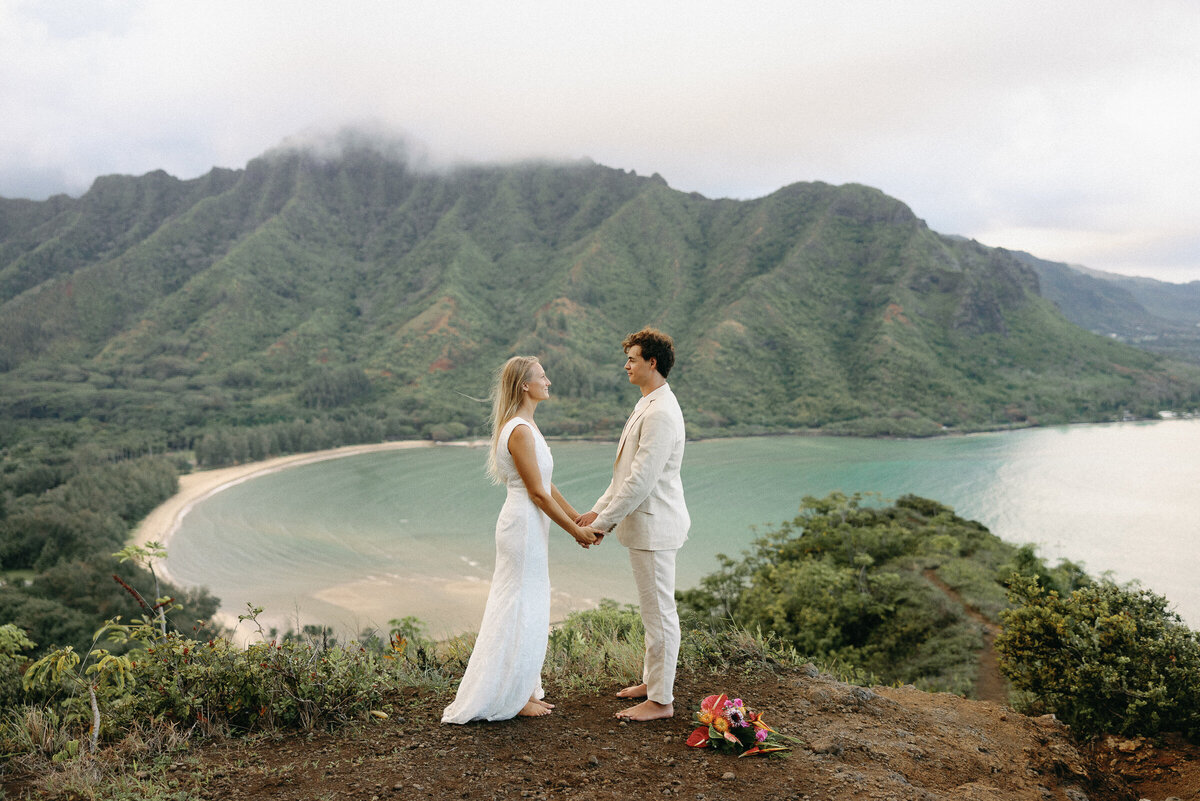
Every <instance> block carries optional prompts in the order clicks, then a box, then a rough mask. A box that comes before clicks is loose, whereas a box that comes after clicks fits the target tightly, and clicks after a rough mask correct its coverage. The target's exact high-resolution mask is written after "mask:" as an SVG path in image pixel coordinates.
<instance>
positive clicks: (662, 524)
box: [592, 384, 692, 704]
mask: <svg viewBox="0 0 1200 801" xmlns="http://www.w3.org/2000/svg"><path fill="white" fill-rule="evenodd" d="M684 440H685V434H684V425H683V412H682V411H681V410H680V409H679V402H678V401H677V400H676V399H675V394H674V393H673V392H671V387H670V385H668V384H663V385H662V386H661V387H659V388H658V389H656V390H654V391H653V392H651V393H649V394H648V395H645V396H644V397H643V398H642V399H641V400H639V401H638V404H637V406H635V407H634V410H633V414H631V415H630V416H629V420H628V421H627V422H626V423H625V430H624V431H623V432H622V433H621V441H620V443H619V444H618V445H617V458H616V462H615V463H614V464H613V479H612V482H611V483H610V484H609V485H608V489H606V490H605V491H604V494H603V495H602V496H601V497H600V500H598V501H596V504H595V506H593V507H592V511H593V512H595V513H596V519H595V521H594V522H593V523H592V525H593V526H595V527H596V528H598V529H600V530H601V531H610V530H614V526H615V533H616V535H617V540H618V541H619V542H620V543H621V544H622V545H624V546H625V547H626V548H628V549H629V561H630V564H631V566H632V568H633V577H634V580H635V581H636V583H637V589H638V601H639V603H640V605H641V611H642V623H643V624H644V625H645V628H646V659H645V664H644V667H643V676H642V680H643V681H644V682H645V683H646V686H647V691H646V697H647V698H649V699H650V700H651V701H657V702H658V703H660V704H669V703H671V702H672V701H673V699H674V697H673V688H674V684H675V664H676V661H677V660H678V657H679V614H678V612H677V610H676V608H675V554H676V551H678V549H679V548H680V546H682V545H683V543H684V541H685V540H686V539H687V533H688V529H689V528H690V527H691V522H692V521H691V517H690V516H689V515H688V510H687V504H686V503H685V502H684V499H683V482H682V481H681V480H680V478H679V467H680V465H681V464H682V463H683V446H684Z"/></svg>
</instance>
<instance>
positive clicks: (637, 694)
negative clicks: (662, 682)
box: [617, 684, 646, 698]
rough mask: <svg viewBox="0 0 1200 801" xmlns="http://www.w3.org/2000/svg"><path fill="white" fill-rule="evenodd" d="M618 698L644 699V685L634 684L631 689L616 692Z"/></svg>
mask: <svg viewBox="0 0 1200 801" xmlns="http://www.w3.org/2000/svg"><path fill="white" fill-rule="evenodd" d="M617 697H618V698H645V697H646V685H645V684H635V685H633V686H632V687H626V688H625V689H624V690H618V691H617Z"/></svg>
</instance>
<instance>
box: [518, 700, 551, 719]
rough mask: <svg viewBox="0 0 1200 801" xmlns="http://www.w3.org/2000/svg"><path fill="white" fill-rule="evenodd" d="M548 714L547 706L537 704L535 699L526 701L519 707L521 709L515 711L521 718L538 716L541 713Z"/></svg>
mask: <svg viewBox="0 0 1200 801" xmlns="http://www.w3.org/2000/svg"><path fill="white" fill-rule="evenodd" d="M549 714H550V709H549V707H547V706H545V705H543V704H539V703H538V702H537V701H528V702H526V704H525V706H523V707H521V711H520V712H518V713H517V716H518V717H522V718H540V717H541V716H542V715H549Z"/></svg>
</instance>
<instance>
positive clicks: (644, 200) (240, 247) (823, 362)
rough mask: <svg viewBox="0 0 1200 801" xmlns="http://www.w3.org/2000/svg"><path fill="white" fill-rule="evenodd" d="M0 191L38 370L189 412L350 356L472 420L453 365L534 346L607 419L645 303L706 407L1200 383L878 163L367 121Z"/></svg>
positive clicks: (400, 400) (897, 422)
mask: <svg viewBox="0 0 1200 801" xmlns="http://www.w3.org/2000/svg"><path fill="white" fill-rule="evenodd" d="M31 203H32V205H30V204H31ZM10 209H16V210H17V211H15V212H12V213H10V212H9V210H10ZM0 212H3V217H4V219H5V222H3V223H0V301H2V303H3V305H2V306H0V312H2V315H0V319H2V320H3V322H0V368H3V369H4V371H5V372H4V373H2V374H0V382H4V383H12V384H13V385H14V386H15V387H16V388H17V389H18V392H17V393H16V394H18V395H21V394H25V395H28V394H29V393H37V392H41V391H42V390H45V389H50V390H51V392H50V394H51V395H52V396H53V395H54V393H55V392H58V391H60V390H59V389H55V388H52V386H53V385H54V384H56V383H57V382H56V381H55V380H53V378H50V380H46V379H47V377H48V376H53V374H55V373H61V372H62V371H63V370H64V366H65V365H72V366H73V367H74V368H76V369H78V370H82V371H83V372H84V373H85V374H86V375H87V376H88V379H87V381H85V382H82V383H85V384H88V385H90V387H91V388H92V389H93V390H96V391H99V390H100V389H103V387H100V386H99V385H103V384H108V385H109V386H117V385H121V384H122V383H124V384H125V385H126V388H127V389H128V390H129V391H131V392H133V393H134V394H135V395H136V394H142V393H145V392H150V391H152V388H151V387H150V386H149V385H148V384H147V383H143V384H141V385H140V386H138V387H135V386H133V384H134V383H136V381H137V380H138V379H146V380H152V379H157V380H159V381H160V382H164V381H171V380H172V379H176V380H175V385H178V389H179V390H180V391H181V393H182V394H181V402H182V403H183V404H184V405H187V406H189V407H190V408H191V410H190V412H186V413H184V414H183V417H191V418H196V417H197V415H198V414H199V413H200V412H201V411H202V410H204V409H209V410H216V412H217V413H216V414H210V415H209V416H210V417H215V418H218V419H221V420H224V421H226V422H228V423H230V424H235V425H242V424H253V423H256V422H266V421H270V420H282V419H288V418H289V417H292V416H294V415H295V414H296V412H297V410H298V409H300V410H302V409H303V408H304V406H303V403H302V402H300V401H299V398H300V397H301V389H302V387H303V385H304V382H305V381H307V380H311V379H312V377H313V376H314V375H316V374H318V373H319V372H320V371H321V370H323V369H325V368H327V367H329V366H351V367H352V368H353V369H355V370H361V371H362V373H363V375H365V376H366V377H367V379H368V381H369V382H370V392H369V395H368V396H367V397H365V398H364V397H358V398H356V399H355V400H354V401H352V403H353V404H357V405H358V406H360V407H362V406H366V407H371V408H378V407H380V406H402V407H403V406H408V407H413V408H415V407H420V408H422V409H426V410H434V409H435V410H436V414H441V415H443V416H445V417H448V418H449V419H451V420H455V421H459V422H461V423H462V424H464V425H465V426H466V427H467V428H468V429H469V430H472V431H478V430H479V428H480V425H481V422H482V419H481V414H480V411H479V410H478V408H472V406H471V405H470V404H468V403H466V402H465V401H462V399H461V398H459V397H458V396H454V397H450V393H451V390H453V392H456V393H457V392H461V393H463V394H466V395H473V396H476V397H478V396H480V395H482V394H484V393H485V392H486V391H487V386H488V383H489V375H490V372H491V370H492V369H494V367H495V366H496V365H497V364H498V363H499V362H501V361H503V359H504V358H506V357H507V356H508V355H511V354H512V353H514V352H532V353H537V354H539V355H542V357H543V360H544V361H545V363H546V367H547V370H548V372H549V373H550V374H551V376H552V378H554V380H555V383H556V385H558V388H559V392H560V394H561V395H562V396H563V397H564V398H565V399H567V400H568V402H567V403H564V404H562V405H561V407H560V409H559V410H558V411H557V412H555V413H553V414H549V415H547V417H548V418H555V419H551V420H549V422H550V423H551V428H552V429H553V428H554V427H555V426H558V425H566V422H567V419H568V418H576V419H577V420H582V421H584V422H583V423H582V424H577V425H575V426H574V429H576V430H586V429H587V428H588V426H589V425H590V426H591V427H592V429H602V428H604V427H605V426H606V425H607V423H605V424H599V421H601V420H607V419H608V418H609V417H612V416H613V415H617V416H618V417H619V409H620V408H622V405H623V404H624V394H625V386H624V382H623V381H622V380H621V379H622V378H623V377H622V376H621V375H620V374H619V371H618V370H617V369H614V368H615V367H616V366H617V363H618V362H619V356H620V354H619V342H620V340H621V338H622V336H623V335H624V334H625V333H627V332H628V331H631V330H636V329H637V328H640V327H641V326H642V325H645V324H650V325H655V326H658V327H660V328H663V329H664V330H667V331H668V332H670V333H672V334H673V336H675V338H676V340H677V343H678V345H679V348H680V352H681V355H682V356H683V358H680V359H679V362H678V366H677V368H676V372H675V373H674V374H673V376H672V378H673V382H675V383H677V384H678V385H679V388H680V389H681V390H685V391H686V393H685V396H686V397H690V398H691V406H692V411H693V412H695V417H696V420H697V426H698V427H699V428H700V429H703V430H704V431H715V430H722V429H728V430H734V431H738V432H742V433H746V432H751V431H755V430H784V429H809V428H820V429H825V430H832V431H839V430H844V431H848V432H852V433H866V434H879V433H884V434H896V433H899V434H930V433H936V432H938V431H941V430H943V428H944V427H946V426H950V427H955V428H967V429H972V428H986V427H998V426H1005V425H1012V424H1018V425H1023V424H1027V423H1029V422H1059V421H1067V420H1074V419H1080V420H1085V419H1087V420H1090V419H1113V418H1114V417H1117V416H1119V415H1120V414H1121V413H1122V411H1123V410H1127V409H1129V408H1134V409H1135V411H1136V413H1140V414H1149V413H1153V412H1154V411H1157V408H1158V407H1166V406H1171V405H1180V404H1184V405H1186V404H1189V403H1195V400H1196V398H1197V397H1200V372H1197V371H1194V370H1191V369H1190V368H1186V367H1180V366H1178V365H1176V364H1173V363H1171V362H1167V361H1163V360H1162V359H1161V358H1159V357H1156V356H1149V355H1147V354H1145V353H1143V352H1141V351H1137V350H1133V349H1128V348H1122V347H1121V346H1120V345H1118V344H1117V343H1113V342H1106V341H1104V340H1102V339H1099V338H1096V337H1092V336H1090V335H1086V334H1084V332H1082V331H1079V330H1078V329H1077V328H1075V327H1074V326H1072V325H1070V324H1069V323H1067V321H1066V320H1065V319H1063V317H1062V316H1061V315H1060V314H1059V312H1058V310H1057V309H1055V308H1054V306H1053V305H1052V304H1051V303H1050V302H1049V301H1047V299H1046V298H1044V297H1043V296H1042V291H1041V285H1042V279H1041V278H1040V277H1039V273H1038V271H1037V270H1036V269H1034V267H1033V266H1031V264H1030V263H1028V262H1027V260H1022V258H1020V257H1019V256H1017V255H1014V254H1012V253H1010V252H1008V251H1005V250H1003V249H993V248H986V247H984V246H982V245H979V244H978V243H974V242H970V241H964V240H961V239H956V238H954V237H947V236H942V235H940V234H937V233H936V232H934V231H932V230H930V229H929V228H928V227H927V226H926V225H925V223H924V222H923V221H922V220H920V219H919V218H918V217H916V215H915V214H913V212H912V210H911V209H909V208H908V206H906V205H905V204H903V203H902V202H900V201H898V200H896V199H894V198H890V197H888V196H887V195H885V194H883V193H882V192H879V191H878V190H876V189H873V188H870V187H866V186H862V185H856V184H847V185H843V186H832V185H829V184H824V183H819V182H818V183H794V184H791V185H789V186H786V187H782V188H780V189H779V190H777V191H775V192H773V193H771V194H769V195H767V196H764V197H762V198H758V199H755V200H748V201H736V200H728V199H717V200H710V199H708V198H704V197H703V196H700V195H697V194H695V193H690V194H689V193H683V192H679V191H677V190H674V189H671V188H670V187H669V186H668V185H667V184H666V182H665V181H663V180H662V178H661V177H659V176H657V175H655V176H650V177H643V176H637V175H635V174H630V173H627V172H625V171H622V170H614V169H611V168H608V167H603V166H601V165H597V164H594V163H590V162H579V163H574V164H567V165H562V164H548V163H542V162H525V163H520V164H516V165H509V166H503V167H496V166H469V167H462V168H458V169H454V170H449V171H444V172H434V171H420V170H417V169H414V168H413V167H412V166H411V165H409V164H408V163H406V162H404V161H401V160H398V159H397V158H396V157H395V155H394V153H388V152H381V151H379V150H377V149H372V148H371V147H368V146H365V145H362V144H355V145H353V146H351V147H348V148H347V149H346V150H345V151H344V152H343V153H342V154H341V155H340V156H332V155H328V154H326V155H317V154H315V153H311V152H306V151H302V150H288V149H281V150H277V151H274V152H271V153H269V154H267V155H264V156H262V157H260V158H257V159H254V160H252V161H251V162H250V163H249V164H247V166H246V167H245V168H244V169H243V170H227V169H215V170H213V171H211V172H210V173H208V174H206V175H204V176H201V177H199V178H195V179H190V180H187V181H181V180H179V179H175V178H172V177H171V176H169V175H167V174H166V173H164V172H162V171H156V172H153V173H149V174H147V175H145V176H142V177H140V178H130V177H126V176H107V177H104V178H100V179H97V181H96V183H95V184H94V185H93V187H92V188H91V190H89V191H88V192H87V193H86V194H85V195H83V196H82V197H81V198H79V199H78V200H72V199H69V198H61V197H59V198H52V199H50V200H47V201H43V202H41V203H40V204H39V203H37V202H27V201H0ZM18 212H19V213H18ZM231 376H232V378H231ZM93 379H94V380H93ZM76 383H80V382H76ZM231 384H233V385H239V384H240V385H241V389H243V390H245V391H241V392H235V391H231V386H230V385H231ZM721 387H746V388H752V389H751V390H750V391H747V392H744V393H741V394H737V393H734V394H730V393H726V392H722V391H719V388H721ZM6 405H7V406H8V410H7V412H5V413H6V414H17V415H18V416H19V415H20V408H18V407H17V406H14V405H12V404H6ZM0 411H4V410H0ZM48 413H49V414H58V415H59V416H65V417H67V418H70V417H72V416H73V415H77V414H78V413H77V412H73V411H72V410H71V409H68V408H59V409H57V410H53V409H52V410H50V411H49V412H48Z"/></svg>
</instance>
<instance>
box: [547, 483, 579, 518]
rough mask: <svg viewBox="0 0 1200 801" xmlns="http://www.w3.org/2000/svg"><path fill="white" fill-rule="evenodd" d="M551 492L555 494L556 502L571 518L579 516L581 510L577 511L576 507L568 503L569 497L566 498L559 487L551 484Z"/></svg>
mask: <svg viewBox="0 0 1200 801" xmlns="http://www.w3.org/2000/svg"><path fill="white" fill-rule="evenodd" d="M550 494H551V495H553V496H554V501H555V503H557V504H558V505H559V506H560V507H562V510H563V511H564V512H566V513H567V517H569V518H571V519H572V520H575V519H577V518H578V517H579V512H576V511H575V507H574V506H571V504H569V503H567V499H566V498H564V497H563V494H562V493H561V492H559V491H558V487H556V486H554V485H553V484H551V485H550Z"/></svg>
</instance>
